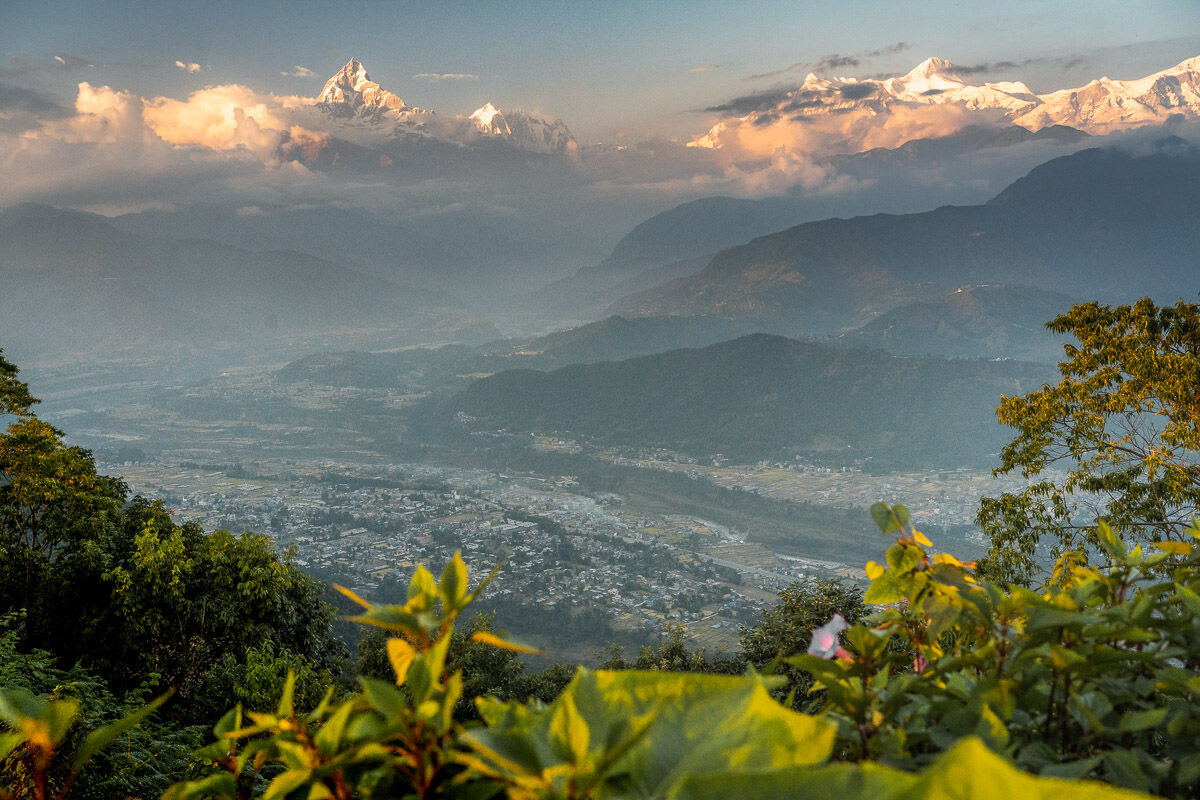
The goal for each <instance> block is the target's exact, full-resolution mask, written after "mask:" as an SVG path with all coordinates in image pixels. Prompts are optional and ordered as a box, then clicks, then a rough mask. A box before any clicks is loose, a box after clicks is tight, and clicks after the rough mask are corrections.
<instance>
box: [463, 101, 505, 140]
mask: <svg viewBox="0 0 1200 800" xmlns="http://www.w3.org/2000/svg"><path fill="white" fill-rule="evenodd" d="M471 121H472V122H474V123H475V126H476V127H477V128H479V130H481V131H483V132H484V133H487V134H491V135H493V136H510V135H511V134H512V129H511V128H509V127H508V122H507V121H506V120H505V119H504V114H503V113H501V111H500V109H498V108H496V107H495V106H494V105H492V104H491V103H485V104H484V105H483V107H482V108H477V109H475V111H474V113H472V114H471Z"/></svg>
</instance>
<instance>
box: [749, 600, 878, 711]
mask: <svg viewBox="0 0 1200 800" xmlns="http://www.w3.org/2000/svg"><path fill="white" fill-rule="evenodd" d="M834 614H841V615H842V618H843V619H845V620H846V621H847V622H848V623H850V624H851V625H853V624H855V623H857V622H859V621H860V620H861V619H863V617H865V616H866V615H867V608H866V606H864V605H863V596H862V590H860V589H859V588H858V587H856V586H852V585H848V584H844V583H841V582H839V581H828V580H817V581H811V582H808V583H803V584H801V583H793V584H792V585H791V586H789V587H788V588H786V589H784V590H783V591H782V592H780V593H779V601H778V602H777V603H776V604H775V605H774V606H772V607H771V608H769V609H767V610H765V611H763V612H762V614H761V615H760V616H759V619H758V622H757V623H756V624H755V625H753V626H752V627H746V628H742V630H741V637H740V638H741V645H742V654H743V655H744V656H745V658H746V661H748V662H749V663H750V664H752V665H753V666H754V668H755V669H757V670H760V671H761V670H763V669H764V668H766V667H767V665H768V664H771V663H774V664H775V671H776V672H777V673H778V674H781V675H784V676H785V677H786V678H787V681H788V682H787V685H786V686H785V687H784V689H783V691H782V692H779V693H778V694H781V695H784V694H787V693H789V692H792V691H795V695H794V696H793V701H792V704H793V707H795V708H797V709H800V708H803V707H805V706H806V705H808V698H807V694H808V690H809V689H810V688H812V685H813V680H812V676H811V675H809V674H808V673H807V672H805V671H804V670H802V669H799V668H798V667H795V666H792V665H789V664H786V663H785V662H784V661H783V659H785V658H788V657H790V656H794V655H796V654H798V653H803V652H805V650H806V649H807V648H808V645H809V642H811V641H812V632H813V630H815V629H817V628H819V627H821V626H822V625H824V624H825V623H827V622H828V621H829V620H830V619H831V618H832V617H833V615H834Z"/></svg>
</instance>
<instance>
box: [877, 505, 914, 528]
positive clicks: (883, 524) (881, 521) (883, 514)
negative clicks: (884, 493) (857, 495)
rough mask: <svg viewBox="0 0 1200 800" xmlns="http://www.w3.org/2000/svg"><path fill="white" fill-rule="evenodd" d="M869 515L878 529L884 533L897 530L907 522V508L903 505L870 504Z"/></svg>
mask: <svg viewBox="0 0 1200 800" xmlns="http://www.w3.org/2000/svg"><path fill="white" fill-rule="evenodd" d="M871 517H872V518H873V519H874V520H875V524H876V525H878V526H879V530H881V531H883V533H884V534H888V533H892V532H893V531H898V530H900V529H901V528H903V527H904V526H905V525H907V524H908V519H909V517H908V509H907V508H905V507H904V506H900V505H897V506H889V505H888V504H887V503H876V504H875V505H873V506H871Z"/></svg>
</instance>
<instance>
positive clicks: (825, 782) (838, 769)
mask: <svg viewBox="0 0 1200 800" xmlns="http://www.w3.org/2000/svg"><path fill="white" fill-rule="evenodd" d="M916 783H917V776H916V775H910V774H908V773H906V772H901V771H900V770H898V769H892V768H890V767H884V766H880V765H878V764H873V763H871V762H865V763H862V764H830V765H829V766H825V767H807V766H805V767H785V768H782V769H772V770H763V771H758V772H733V773H715V774H714V773H708V774H704V773H701V774H698V775H689V776H688V777H686V778H684V779H683V780H682V781H681V782H680V784H679V788H678V790H677V791H675V792H674V793H673V794H671V795H669V797H670V799H671V800H742V798H745V800H750V798H753V800H842V799H843V798H844V799H845V800H859V799H860V798H861V800H887V798H891V797H896V796H897V795H898V794H899V793H900V792H903V791H905V790H906V789H909V788H911V787H912V786H914V785H915V784H916ZM1021 800H1024V798H1022V799H1021Z"/></svg>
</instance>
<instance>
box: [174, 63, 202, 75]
mask: <svg viewBox="0 0 1200 800" xmlns="http://www.w3.org/2000/svg"><path fill="white" fill-rule="evenodd" d="M175 66H177V67H179V68H180V69H181V70H183V71H184V72H193V73H195V72H199V71H200V70H202V69H204V67H201V66H200V65H199V64H197V63H196V62H195V61H192V62H185V61H176V62H175Z"/></svg>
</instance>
